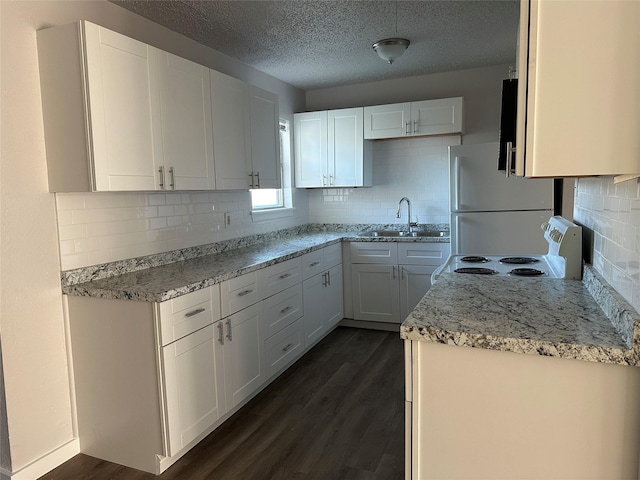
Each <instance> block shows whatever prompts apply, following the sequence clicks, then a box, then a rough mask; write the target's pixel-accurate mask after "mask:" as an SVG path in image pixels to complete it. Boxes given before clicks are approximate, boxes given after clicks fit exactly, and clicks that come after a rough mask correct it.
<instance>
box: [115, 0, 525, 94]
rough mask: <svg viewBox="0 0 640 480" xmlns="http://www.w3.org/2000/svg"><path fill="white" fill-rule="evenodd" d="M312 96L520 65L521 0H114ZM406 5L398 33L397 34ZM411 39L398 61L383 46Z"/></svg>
mask: <svg viewBox="0 0 640 480" xmlns="http://www.w3.org/2000/svg"><path fill="white" fill-rule="evenodd" d="M112 2H113V3H115V4H117V5H120V6H121V7H124V8H126V9H128V10H131V11H132V12H134V13H137V14H139V15H141V16H143V17H146V18H148V19H150V20H152V21H154V22H156V23H159V24H161V25H163V26H165V27H167V28H169V29H170V30H173V31H176V32H178V33H181V34H183V35H185V36H187V37H190V38H192V39H194V40H195V41H197V42H199V43H202V44H204V45H207V46H209V47H211V48H213V49H215V50H218V51H219V52H222V53H225V54H227V55H229V56H231V57H233V58H236V59H238V60H240V61H242V62H243V63H246V64H248V65H251V66H253V67H255V68H256V69H258V70H261V71H263V72H265V73H268V74H270V75H272V76H274V77H276V78H279V79H281V80H284V81H285V82H288V83H290V84H292V85H295V86H297V87H299V88H302V89H304V90H312V89H316V88H324V87H331V86H336V85H346V84H352V83H361V82H368V81H375V80H384V79H391V78H400V77H408V76H414V75H423V74H428V73H437V72H445V71H451V70H460V69H466V68H475V67H482V66H488V65H497V64H506V63H512V62H513V61H514V59H515V49H516V36H517V27H518V15H519V2H518V0H495V1H483V0H473V1H458V0H424V1H403V0H400V1H398V2H394V1H377V0H360V1H326V0H325V1H313V2H310V1H302V0H293V1H291V0H279V1H240V0H232V1H220V0H209V1H190V0H189V1H183V0H171V1H164V0H112ZM396 9H397V31H396ZM388 37H403V38H407V39H409V40H410V41H411V45H410V46H409V48H408V50H407V51H406V52H405V54H404V55H403V56H402V57H401V58H399V59H397V60H396V61H395V62H394V63H393V65H389V64H387V63H385V62H384V61H383V60H381V59H380V58H379V57H378V56H377V55H376V54H375V52H374V51H373V50H372V49H371V45H372V44H373V43H374V42H376V41H377V40H380V39H383V38H388Z"/></svg>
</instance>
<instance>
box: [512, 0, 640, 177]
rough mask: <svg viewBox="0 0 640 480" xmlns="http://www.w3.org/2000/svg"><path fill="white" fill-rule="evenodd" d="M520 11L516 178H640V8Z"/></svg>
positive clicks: (529, 6)
mask: <svg viewBox="0 0 640 480" xmlns="http://www.w3.org/2000/svg"><path fill="white" fill-rule="evenodd" d="M520 8H521V16H520V46H519V52H518V59H519V62H518V63H519V69H520V72H518V97H519V103H518V124H517V138H516V173H517V174H518V175H525V176H528V177H558V176H587V175H615V174H629V175H630V174H637V173H640V136H639V135H638V132H640V55H638V46H639V45H640V2H637V1H635V2H625V1H610V2H550V1H534V0H532V1H529V0H523V1H522V2H521V7H520ZM527 26H528V28H527ZM523 146H524V148H523Z"/></svg>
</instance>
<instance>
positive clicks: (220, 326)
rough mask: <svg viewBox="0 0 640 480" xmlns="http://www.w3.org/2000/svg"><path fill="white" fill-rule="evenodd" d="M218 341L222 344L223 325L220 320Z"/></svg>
mask: <svg viewBox="0 0 640 480" xmlns="http://www.w3.org/2000/svg"><path fill="white" fill-rule="evenodd" d="M218 343H219V344H220V345H224V327H223V326H222V322H220V323H218Z"/></svg>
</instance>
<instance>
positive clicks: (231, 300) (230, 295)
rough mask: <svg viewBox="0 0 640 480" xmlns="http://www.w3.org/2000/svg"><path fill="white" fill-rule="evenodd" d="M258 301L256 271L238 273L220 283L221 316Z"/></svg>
mask: <svg viewBox="0 0 640 480" xmlns="http://www.w3.org/2000/svg"><path fill="white" fill-rule="evenodd" d="M259 301H260V297H259V294H258V279H257V275H256V272H252V273H247V274H245V275H240V276H239V277H236V278H232V279H231V280H225V281H224V282H222V283H221V284H220V304H221V313H222V316H223V317H227V316H229V315H231V314H232V313H235V312H237V311H239V310H242V309H243V308H246V307H248V306H249V305H253V304H254V303H257V302H259Z"/></svg>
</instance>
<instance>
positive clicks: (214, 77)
mask: <svg viewBox="0 0 640 480" xmlns="http://www.w3.org/2000/svg"><path fill="white" fill-rule="evenodd" d="M209 75H210V76H211V109H212V110H211V112H212V118H213V152H214V158H215V177H216V182H215V184H216V189H218V190H243V189H248V188H249V180H250V177H249V170H248V169H247V165H248V164H250V163H251V162H250V159H251V136H250V134H249V118H250V111H249V110H250V109H249V86H248V85H247V84H246V83H245V82H243V81H241V80H238V79H236V78H233V77H230V76H228V75H224V74H222V73H220V72H216V71H215V70H210V72H209Z"/></svg>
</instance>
